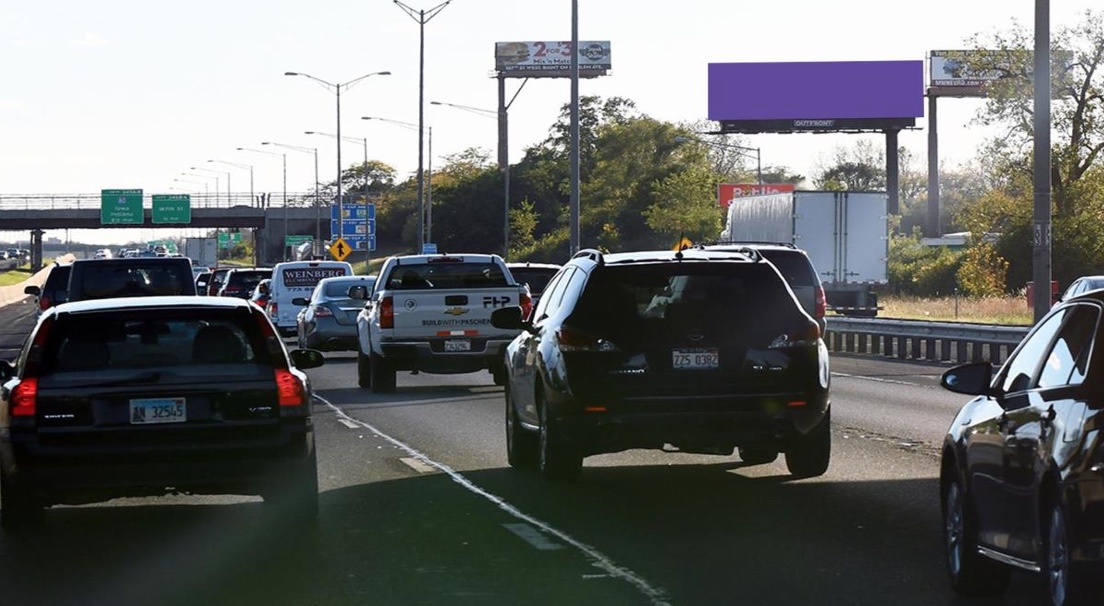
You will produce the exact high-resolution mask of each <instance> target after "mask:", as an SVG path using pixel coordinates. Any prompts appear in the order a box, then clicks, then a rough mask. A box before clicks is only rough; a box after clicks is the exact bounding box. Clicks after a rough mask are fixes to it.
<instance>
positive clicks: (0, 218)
mask: <svg viewBox="0 0 1104 606" xmlns="http://www.w3.org/2000/svg"><path fill="white" fill-rule="evenodd" d="M279 198H280V196H272V197H271V198H268V197H262V198H260V199H254V198H253V197H252V196H251V195H249V194H242V195H229V196H226V195H223V196H204V195H199V196H196V195H193V196H192V197H191V221H190V222H189V223H186V224H184V223H154V222H153V217H152V206H153V204H152V201H151V198H150V195H148V194H146V195H145V196H144V198H143V204H142V207H143V208H142V212H143V221H142V223H103V222H101V217H100V206H101V199H100V194H98V193H96V194H33V195H0V231H26V232H28V233H29V234H30V240H31V264H32V266H33V267H35V268H36V269H37V268H39V267H41V263H42V234H43V231H44V230H47V229H185V228H200V229H249V230H253V231H254V241H255V242H256V243H257V244H258V246H257V257H258V258H257V260H256V261H257V262H258V263H262V264H269V263H275V262H277V261H281V260H283V259H284V253H285V251H284V246H283V243H284V236H286V235H304V236H311V237H315V236H318V237H320V238H321V239H322V240H323V241H326V240H329V239H330V209H329V207H328V205H315V204H314V200H312V199H311V194H309V193H299V194H290V193H289V194H288V197H287V203H286V204H285V203H283V201H282V200H280V199H279Z"/></svg>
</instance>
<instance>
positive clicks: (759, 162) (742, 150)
mask: <svg viewBox="0 0 1104 606" xmlns="http://www.w3.org/2000/svg"><path fill="white" fill-rule="evenodd" d="M688 141H696V142H698V143H701V144H702V145H708V146H710V147H716V148H718V149H731V150H735V151H736V153H737V154H739V155H741V156H744V157H745V158H750V157H751V155H750V154H749V153H748V152H755V174H756V180H757V181H758V182H759V193H760V194H761V193H763V154H762V150H761V149H760V148H758V147H745V146H743V145H732V144H730V143H717V142H716V141H706V140H705V139H699V138H698V137H681V136H679V137H675V143H686V142H688Z"/></svg>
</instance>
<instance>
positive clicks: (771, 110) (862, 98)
mask: <svg viewBox="0 0 1104 606" xmlns="http://www.w3.org/2000/svg"><path fill="white" fill-rule="evenodd" d="M923 115H924V62H923V61H824V62H809V63H710V64H709V119H710V120H715V121H718V122H719V121H736V120H795V119H802V118H818V119H845V118H919V117H922V116H923Z"/></svg>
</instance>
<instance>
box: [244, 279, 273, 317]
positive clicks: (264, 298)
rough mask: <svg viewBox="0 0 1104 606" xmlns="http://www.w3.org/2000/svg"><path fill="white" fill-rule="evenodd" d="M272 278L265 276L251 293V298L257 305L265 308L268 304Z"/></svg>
mask: <svg viewBox="0 0 1104 606" xmlns="http://www.w3.org/2000/svg"><path fill="white" fill-rule="evenodd" d="M271 286H272V279H271V278H265V279H264V280H261V281H260V282H258V283H257V286H256V287H255V288H254V289H253V292H252V294H250V295H249V300H250V302H252V303H255V304H256V305H257V307H260V308H262V309H264V308H265V307H267V306H268V298H269V293H270V292H271Z"/></svg>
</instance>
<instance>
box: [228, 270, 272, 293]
mask: <svg viewBox="0 0 1104 606" xmlns="http://www.w3.org/2000/svg"><path fill="white" fill-rule="evenodd" d="M271 277H272V270H271V269H247V270H240V269H236V270H234V271H232V272H230V274H229V277H228V278H227V282H226V285H227V286H235V287H239V288H242V289H248V290H253V288H254V287H255V286H257V285H258V284H260V283H261V280H264V279H265V278H271Z"/></svg>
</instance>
